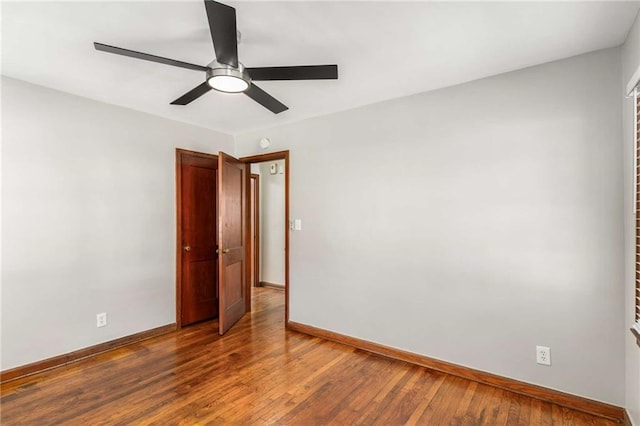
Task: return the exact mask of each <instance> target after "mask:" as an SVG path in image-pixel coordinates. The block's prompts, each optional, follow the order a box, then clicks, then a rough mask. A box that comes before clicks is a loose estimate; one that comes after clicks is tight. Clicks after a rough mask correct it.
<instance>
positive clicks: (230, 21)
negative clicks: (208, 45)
mask: <svg viewBox="0 0 640 426" xmlns="http://www.w3.org/2000/svg"><path fill="white" fill-rule="evenodd" d="M204 6H205V9H206V10H207V18H208V19H209V29H210V30H211V39H212V40H213V48H214V49H215V51H216V60H217V61H218V62H220V63H223V64H227V65H231V66H232V67H234V68H237V67H238V35H237V34H238V33H237V29H236V10H235V9H234V8H233V7H231V6H227V5H226V4H222V3H218V2H217V1H213V0H204Z"/></svg>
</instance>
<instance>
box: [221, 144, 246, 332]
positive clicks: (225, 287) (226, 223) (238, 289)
mask: <svg viewBox="0 0 640 426" xmlns="http://www.w3.org/2000/svg"><path fill="white" fill-rule="evenodd" d="M248 167H249V165H248V164H245V163H242V162H241V161H239V160H237V159H235V158H233V157H231V156H230V155H227V154H225V153H224V152H220V153H219V154H218V172H219V173H218V176H219V181H218V203H219V204H218V245H219V248H220V249H219V256H218V283H219V289H220V299H219V304H220V305H219V332H220V334H221V335H222V334H224V333H226V332H227V330H229V329H230V328H231V326H232V325H233V324H235V323H236V322H237V321H238V320H239V319H240V318H242V316H243V315H244V314H245V312H246V310H247V308H246V303H247V301H248V300H249V299H248V297H247V292H246V283H247V282H248V281H247V268H246V267H247V264H246V259H247V238H246V236H247V232H248V223H247V222H248V214H247V213H248V210H247V207H248V206H247V204H248V203H247V201H248V192H247V191H248V181H249V175H248Z"/></svg>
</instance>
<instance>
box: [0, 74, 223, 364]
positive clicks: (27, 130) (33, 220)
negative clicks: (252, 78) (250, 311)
mask: <svg viewBox="0 0 640 426" xmlns="http://www.w3.org/2000/svg"><path fill="white" fill-rule="evenodd" d="M2 104H3V109H2V230H3V232H2V246H3V249H4V250H3V252H2V256H3V257H2V366H1V368H2V369H8V368H12V367H16V366H19V365H23V364H26V363H30V362H33V361H37V360H41V359H44V358H48V357H51V356H55V355H59V354H62V353H67V352H70V351H73V350H76V349H79V348H83V347H87V346H91V345H94V344H97V343H101V342H105V341H108V340H112V339H115V338H118V337H122V336H126V335H130V334H133V333H136V332H139V331H143V330H148V329H151V328H154V327H158V326H162V325H165V324H170V323H173V322H175V248H174V247H175V235H176V233H175V148H176V147H181V148H186V149H192V150H197V151H201V152H211V153H215V152H217V151H218V150H224V151H226V152H229V153H233V139H232V137H230V136H227V135H224V134H221V133H217V132H214V131H210V130H206V129H202V128H198V127H194V126H191V125H187V124H183V123H178V122H174V121H170V120H167V119H163V118H158V117H154V116H151V115H148V114H144V113H139V112H135V111H132V110H128V109H124V108H120V107H116V106H111V105H107V104H103V103H99V102H95V101H92V100H88V99H85V98H81V97H77V96H73V95H69V94H65V93H62V92H58V91H54V90H50V89H46V88H43V87H39V86H34V85H31V84H28V83H25V82H21V81H18V80H13V79H10V78H5V77H3V78H2ZM98 312H107V314H108V322H109V323H108V325H107V327H104V328H96V324H95V323H96V313H98Z"/></svg>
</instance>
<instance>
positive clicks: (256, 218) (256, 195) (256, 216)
mask: <svg viewBox="0 0 640 426" xmlns="http://www.w3.org/2000/svg"><path fill="white" fill-rule="evenodd" d="M249 179H250V180H254V181H255V183H254V184H253V187H254V191H253V198H252V200H251V202H252V203H253V217H252V218H251V222H250V223H249V231H251V228H252V225H251V224H253V226H254V227H255V229H253V232H254V233H255V235H256V236H255V238H254V239H253V241H251V249H252V250H253V254H252V259H253V286H254V287H258V286H259V284H260V175H259V174H257V173H250V174H249ZM249 191H251V187H249Z"/></svg>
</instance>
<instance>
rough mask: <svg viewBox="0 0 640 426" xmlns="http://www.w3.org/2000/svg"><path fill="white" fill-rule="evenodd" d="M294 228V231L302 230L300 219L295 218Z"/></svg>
mask: <svg viewBox="0 0 640 426" xmlns="http://www.w3.org/2000/svg"><path fill="white" fill-rule="evenodd" d="M295 229H296V231H300V230H302V219H296V220H295Z"/></svg>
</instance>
